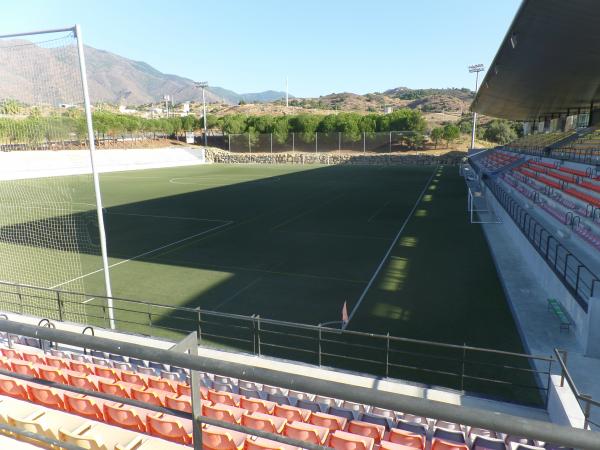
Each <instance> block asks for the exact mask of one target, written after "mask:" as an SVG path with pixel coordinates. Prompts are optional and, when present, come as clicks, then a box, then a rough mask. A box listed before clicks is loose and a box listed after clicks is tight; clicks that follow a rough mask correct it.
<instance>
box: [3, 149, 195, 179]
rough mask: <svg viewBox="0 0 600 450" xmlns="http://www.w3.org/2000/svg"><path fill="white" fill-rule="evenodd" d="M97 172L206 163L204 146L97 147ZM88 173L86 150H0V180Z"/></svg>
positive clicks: (88, 158)
mask: <svg viewBox="0 0 600 450" xmlns="http://www.w3.org/2000/svg"><path fill="white" fill-rule="evenodd" d="M95 160H96V167H97V169H98V172H117V171H124V170H141V169H154V168H161V167H177V166H190V165H196V164H204V163H205V162H206V159H205V152H204V149H199V148H157V149H131V150H98V151H96V154H95ZM86 173H91V164H90V153H89V151H87V150H59V151H15V152H0V180H18V179H25V178H43V177H54V176H64V175H81V174H86Z"/></svg>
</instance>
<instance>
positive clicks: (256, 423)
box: [242, 414, 279, 434]
mask: <svg viewBox="0 0 600 450" xmlns="http://www.w3.org/2000/svg"><path fill="white" fill-rule="evenodd" d="M242 425H243V426H245V427H248V428H253V429H255V430H260V431H266V432H267V433H274V434H277V433H279V430H278V429H277V428H276V426H275V424H274V423H273V421H272V420H269V419H267V418H265V417H256V416H253V415H251V414H244V415H243V416H242Z"/></svg>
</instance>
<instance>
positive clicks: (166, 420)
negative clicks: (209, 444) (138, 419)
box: [146, 413, 192, 444]
mask: <svg viewBox="0 0 600 450" xmlns="http://www.w3.org/2000/svg"><path fill="white" fill-rule="evenodd" d="M186 422H188V423H186ZM146 430H147V431H148V433H150V434H152V435H154V436H157V437H160V438H162V439H166V440H169V441H173V442H178V443H180V444H189V443H191V442H192V422H191V420H184V419H179V418H177V417H175V416H167V415H165V414H161V413H158V414H148V416H147V417H146Z"/></svg>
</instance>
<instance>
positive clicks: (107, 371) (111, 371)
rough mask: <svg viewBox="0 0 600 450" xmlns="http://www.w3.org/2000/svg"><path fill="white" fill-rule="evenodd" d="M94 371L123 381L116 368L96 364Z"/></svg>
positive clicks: (100, 375)
mask: <svg viewBox="0 0 600 450" xmlns="http://www.w3.org/2000/svg"><path fill="white" fill-rule="evenodd" d="M94 373H95V374H96V375H98V376H99V377H102V378H110V379H111V380H113V381H121V378H120V377H119V374H118V373H117V371H116V370H115V369H112V368H110V367H105V366H94Z"/></svg>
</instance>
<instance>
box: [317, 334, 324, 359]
mask: <svg viewBox="0 0 600 450" xmlns="http://www.w3.org/2000/svg"><path fill="white" fill-rule="evenodd" d="M322 331H323V329H322V328H321V324H319V333H318V338H317V354H318V357H319V367H321V339H322V337H323V336H322Z"/></svg>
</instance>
